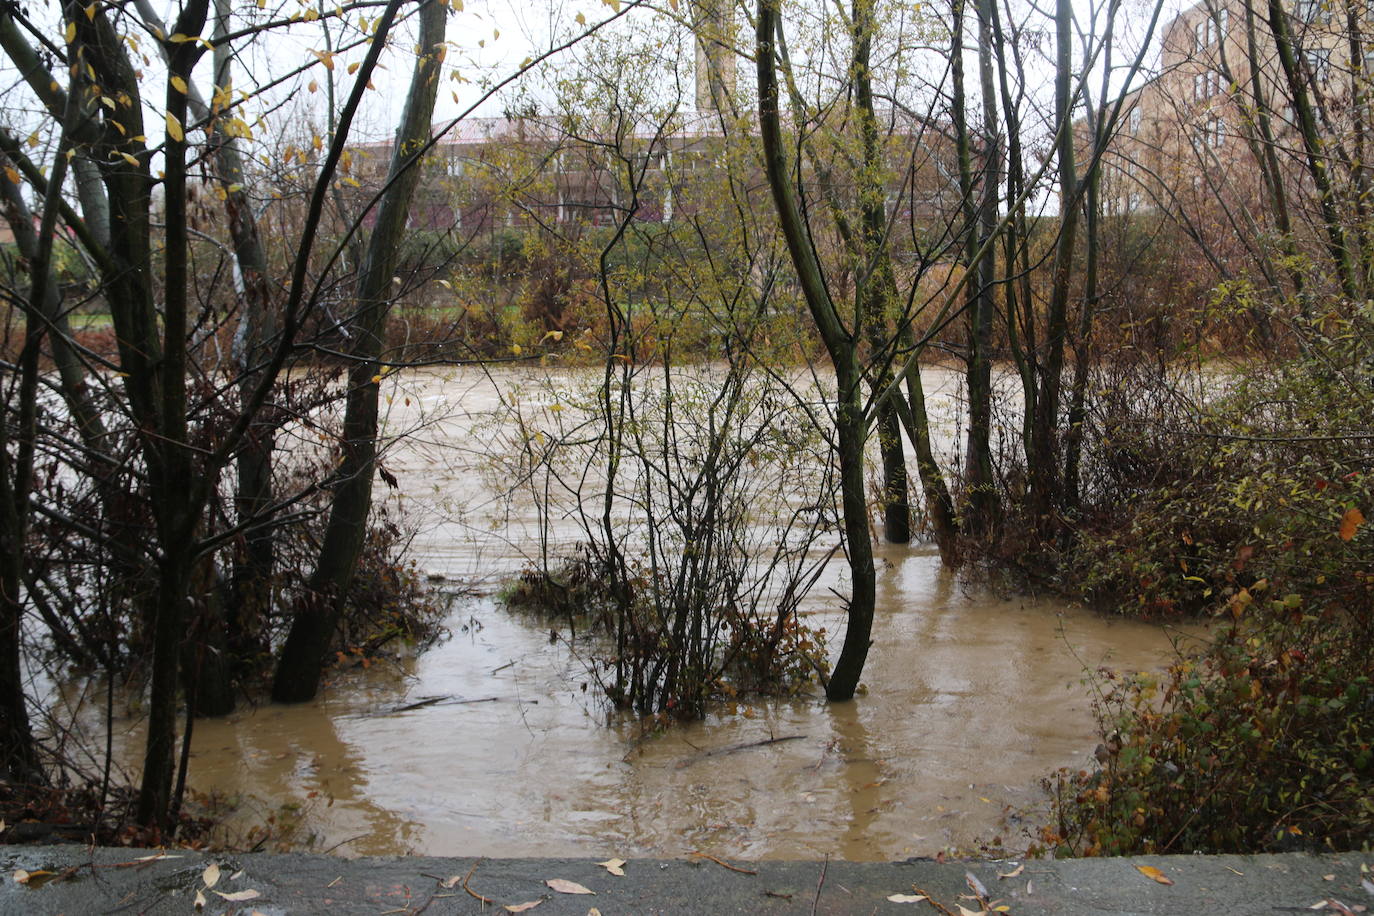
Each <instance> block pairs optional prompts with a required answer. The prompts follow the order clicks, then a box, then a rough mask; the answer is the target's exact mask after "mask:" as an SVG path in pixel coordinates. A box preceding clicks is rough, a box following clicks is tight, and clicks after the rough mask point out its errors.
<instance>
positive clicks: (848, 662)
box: [755, 0, 876, 700]
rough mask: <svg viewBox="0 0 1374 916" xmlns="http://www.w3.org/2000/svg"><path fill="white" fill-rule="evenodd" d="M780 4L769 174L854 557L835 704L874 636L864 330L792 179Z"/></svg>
mask: <svg viewBox="0 0 1374 916" xmlns="http://www.w3.org/2000/svg"><path fill="white" fill-rule="evenodd" d="M777 15H778V0H760V2H759V7H758V19H757V23H756V29H757V31H756V34H755V50H756V53H757V66H758V87H759V133H760V135H761V137H762V140H763V154H764V168H765V170H766V172H767V176H768V185H769V188H770V190H771V191H772V195H773V203H774V206H775V207H776V209H777V211H778V221H779V223H780V224H781V227H782V232H783V236H784V238H785V239H786V241H787V250H788V254H789V255H790V256H791V259H792V264H793V266H794V267H795V268H796V271H797V277H798V280H799V282H800V284H801V288H802V292H803V295H804V296H805V297H806V304H807V308H808V310H809V311H810V312H811V317H812V319H813V320H814V321H815V322H816V327H817V329H818V331H819V332H820V335H821V340H822V341H823V342H824V344H825V348H826V352H827V353H828V354H829V356H830V362H831V365H832V366H833V367H834V369H835V384H836V393H835V398H836V405H835V427H836V435H837V438H838V443H837V447H836V458H837V459H838V461H839V465H840V495H841V503H842V505H843V513H844V532H845V546H846V549H847V555H848V559H849V571H850V579H851V588H852V594H851V595H850V599H849V617H848V625H847V627H846V628H845V637H844V645H843V647H842V648H841V650H840V657H839V660H838V661H837V662H836V663H835V669H834V671H832V672H831V675H830V681H829V683H828V684H827V685H826V696H827V698H829V699H831V700H848V699H850V698H852V697H853V696H854V692H855V690H856V689H857V688H858V686H859V677H860V675H861V674H862V673H863V667H864V662H865V660H866V659H867V657H868V646H869V635H870V633H871V632H872V628H873V610H874V603H875V600H876V576H875V573H874V568H873V542H872V540H871V539H870V538H869V530H868V505H867V500H866V498H865V493H864V480H863V468H864V454H863V453H864V441H865V439H866V432H867V430H866V428H865V422H864V410H863V390H862V385H863V378H862V374H861V373H860V371H859V363H858V344H859V340H860V339H861V334H860V331H861V329H859V328H855V329H853V330H852V331H851V330H847V329H846V328H845V327H844V324H843V322H842V321H841V320H840V315H839V312H838V310H837V309H836V308H835V303H834V301H833V300H832V299H831V298H830V292H829V289H828V288H827V287H826V284H825V278H824V276H823V275H822V273H821V268H820V263H819V262H818V261H817V259H816V253H815V250H814V249H813V248H812V246H811V239H810V236H809V234H808V232H807V229H806V224H805V221H804V220H803V219H802V215H801V209H800V207H799V206H798V203H797V196H796V190H795V189H794V188H793V186H792V179H791V177H790V175H789V173H788V166H787V158H786V154H785V152H784V149H783V141H782V128H781V124H780V116H779V111H778V81H777V72H776V67H775V63H774V34H775V31H776V29H777Z"/></svg>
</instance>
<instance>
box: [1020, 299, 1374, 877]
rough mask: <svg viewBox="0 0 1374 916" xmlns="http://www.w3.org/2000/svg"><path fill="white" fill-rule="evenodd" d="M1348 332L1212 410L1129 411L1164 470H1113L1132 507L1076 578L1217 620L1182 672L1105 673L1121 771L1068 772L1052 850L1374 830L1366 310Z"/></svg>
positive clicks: (1051, 831)
mask: <svg viewBox="0 0 1374 916" xmlns="http://www.w3.org/2000/svg"><path fill="white" fill-rule="evenodd" d="M1326 330H1327V334H1326V335H1324V336H1322V337H1320V338H1318V339H1317V340H1316V342H1315V343H1314V344H1312V345H1310V346H1309V348H1308V353H1307V355H1306V356H1304V357H1303V358H1301V359H1296V360H1293V361H1289V362H1285V363H1284V364H1282V365H1278V366H1263V365H1260V366H1250V367H1247V368H1245V369H1243V370H1241V371H1239V372H1237V373H1235V374H1233V375H1227V376H1223V377H1219V378H1217V379H1215V380H1214V383H1213V384H1212V387H1213V388H1214V389H1216V390H1217V391H1220V392H1221V393H1220V394H1219V395H1218V396H1215V397H1214V398H1213V399H1212V400H1210V401H1209V402H1208V403H1206V404H1205V406H1203V407H1202V408H1201V409H1200V411H1198V412H1197V413H1195V414H1193V416H1192V418H1191V419H1189V418H1188V417H1186V416H1183V415H1182V414H1181V413H1180V415H1178V416H1175V417H1174V418H1173V420H1174V422H1171V423H1169V424H1164V425H1161V423H1160V417H1159V416H1158V415H1157V414H1156V415H1154V416H1152V417H1148V418H1147V417H1143V416H1137V417H1135V418H1134V420H1135V421H1137V422H1135V423H1132V422H1131V420H1132V418H1131V417H1130V416H1128V415H1127V413H1126V412H1123V413H1121V414H1120V415H1117V416H1115V417H1114V418H1113V420H1112V425H1113V427H1114V429H1113V430H1112V431H1109V434H1108V435H1107V436H1106V437H1105V441H1106V442H1107V443H1108V444H1109V445H1108V447H1109V448H1110V447H1111V446H1110V443H1111V441H1112V436H1115V437H1116V446H1115V448H1116V449H1117V452H1118V455H1121V454H1127V455H1129V453H1130V452H1131V451H1132V450H1133V449H1134V448H1136V447H1137V446H1138V445H1140V444H1141V442H1142V441H1144V440H1145V439H1149V442H1150V445H1151V446H1152V447H1155V448H1158V449H1159V451H1158V453H1157V455H1155V456H1154V457H1153V458H1152V460H1151V461H1150V462H1149V463H1148V466H1149V468H1150V469H1151V470H1150V471H1149V474H1150V475H1153V476H1152V478H1151V479H1149V480H1148V481H1146V480H1144V479H1143V478H1137V479H1136V480H1135V481H1134V485H1132V484H1131V483H1130V482H1129V481H1127V480H1126V478H1128V477H1130V474H1131V473H1135V474H1139V473H1141V471H1140V468H1143V467H1145V465H1140V467H1139V468H1136V470H1135V471H1132V472H1130V473H1120V474H1116V475H1112V474H1107V475H1106V477H1104V478H1102V479H1103V480H1107V479H1109V478H1110V479H1114V480H1116V482H1117V483H1118V484H1119V486H1117V488H1116V489H1115V490H1112V494H1113V498H1114V499H1117V500H1119V501H1118V502H1116V503H1115V505H1114V506H1110V507H1109V506H1108V505H1106V504H1105V503H1102V502H1099V503H1097V504H1096V505H1095V508H1094V509H1093V510H1091V511H1089V512H1085V516H1084V525H1085V527H1084V529H1083V531H1082V532H1081V535H1080V540H1079V543H1078V548H1077V549H1076V550H1075V551H1073V555H1072V559H1071V560H1070V561H1068V563H1067V565H1066V567H1065V569H1066V571H1067V574H1066V580H1068V581H1074V582H1076V583H1078V588H1079V589H1080V592H1081V593H1082V594H1084V595H1085V596H1088V597H1092V598H1095V599H1097V600H1099V601H1100V600H1110V601H1111V602H1113V603H1114V604H1115V606H1117V607H1119V608H1122V609H1123V610H1124V611H1127V612H1131V611H1136V612H1145V613H1155V614H1158V613H1176V614H1181V613H1185V612H1202V613H1205V614H1209V615H1211V616H1212V617H1213V618H1214V619H1215V620H1216V626H1215V627H1214V629H1213V630H1212V635H1213V638H1212V639H1211V640H1210V641H1208V642H1207V643H1206V644H1205V645H1204V647H1203V648H1202V649H1200V650H1195V651H1193V652H1192V653H1190V654H1182V655H1181V656H1180V658H1179V660H1178V661H1177V662H1176V663H1175V664H1174V665H1173V666H1172V667H1171V668H1170V669H1169V670H1168V672H1167V673H1166V674H1164V675H1162V676H1150V675H1145V674H1137V675H1131V676H1116V675H1110V674H1105V673H1103V674H1102V675H1101V676H1100V677H1099V678H1098V682H1097V686H1098V689H1099V697H1098V711H1099V718H1100V721H1101V725H1102V730H1103V743H1102V745H1101V746H1100V747H1099V748H1098V753H1097V756H1098V759H1099V760H1100V761H1101V768H1100V769H1098V770H1097V771H1094V772H1087V771H1080V772H1071V771H1064V772H1061V773H1059V774H1058V775H1057V776H1056V777H1055V778H1053V779H1052V780H1051V788H1052V790H1053V792H1054V794H1055V797H1056V818H1055V823H1054V824H1052V825H1051V826H1049V827H1047V828H1045V829H1044V831H1043V836H1042V841H1043V843H1044V845H1045V848H1046V849H1047V851H1050V852H1053V853H1055V854H1058V855H1123V854H1133V853H1187V852H1209V853H1221V852H1265V851H1279V850H1291V849H1312V850H1322V849H1368V848H1370V847H1371V844H1374V683H1372V682H1371V662H1372V661H1374V612H1372V610H1374V562H1371V561H1372V560H1374V550H1371V543H1370V538H1371V532H1369V531H1368V530H1367V528H1368V526H1367V525H1366V524H1365V514H1366V513H1369V512H1370V511H1371V506H1374V499H1372V498H1371V497H1372V496H1374V493H1371V489H1372V488H1374V484H1371V479H1370V475H1371V474H1372V473H1374V455H1371V450H1374V437H1372V436H1371V435H1370V433H1369V424H1368V406H1369V402H1370V393H1371V392H1370V386H1371V383H1372V382H1374V377H1371V374H1370V371H1369V369H1370V367H1369V366H1368V365H1367V363H1366V361H1365V360H1364V359H1363V353H1364V348H1363V347H1362V346H1361V345H1360V341H1362V339H1363V337H1364V332H1365V330H1366V328H1365V327H1364V326H1363V324H1361V323H1358V322H1352V323H1350V324H1348V325H1342V326H1341V327H1339V328H1328V329H1326ZM1147 420H1148V421H1149V423H1148V425H1147V424H1146V421H1147ZM1166 427H1167V428H1168V429H1170V430H1172V432H1171V433H1161V429H1165V428H1166ZM1132 464H1133V462H1131V461H1127V462H1126V465H1132ZM1100 469H1101V462H1100V461H1099V470H1100ZM1146 484H1148V485H1146ZM1110 489H1111V488H1110V487H1107V488H1104V489H1103V490H1102V492H1107V491H1108V490H1110Z"/></svg>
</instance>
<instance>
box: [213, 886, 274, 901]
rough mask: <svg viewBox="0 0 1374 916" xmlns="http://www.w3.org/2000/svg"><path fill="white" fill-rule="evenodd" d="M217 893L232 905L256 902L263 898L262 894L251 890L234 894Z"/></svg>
mask: <svg viewBox="0 0 1374 916" xmlns="http://www.w3.org/2000/svg"><path fill="white" fill-rule="evenodd" d="M215 893H216V894H219V895H220V896H221V897H223V898H224V899H225V900H228V901H230V902H231V903H240V902H242V901H244V900H256V899H258V898H259V897H261V896H262V894H260V893H258V892H257V891H255V890H251V889H250V890H246V891H234V892H233V893H232V894H226V893H225V892H224V891H215Z"/></svg>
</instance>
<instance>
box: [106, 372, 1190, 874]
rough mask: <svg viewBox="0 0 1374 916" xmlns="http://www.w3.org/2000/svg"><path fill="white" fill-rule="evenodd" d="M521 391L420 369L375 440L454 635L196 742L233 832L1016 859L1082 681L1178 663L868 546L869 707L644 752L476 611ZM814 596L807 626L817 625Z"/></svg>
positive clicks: (1137, 626)
mask: <svg viewBox="0 0 1374 916" xmlns="http://www.w3.org/2000/svg"><path fill="white" fill-rule="evenodd" d="M522 378H524V377H523V376H520V375H517V374H515V373H508V374H506V375H501V376H497V377H490V376H486V375H484V374H480V373H477V372H456V373H428V374H412V375H408V376H406V377H405V378H404V379H403V380H402V381H401V383H400V385H399V386H398V387H397V389H396V390H395V391H394V392H393V393H392V397H391V403H390V407H391V410H392V414H391V416H390V418H389V422H390V428H391V429H392V430H395V431H400V430H407V431H409V432H411V433H412V436H411V438H410V439H409V440H408V441H407V442H406V443H405V444H404V445H403V446H401V447H400V448H398V449H396V450H394V451H393V452H392V453H391V454H390V455H389V457H388V458H387V466H388V468H389V469H390V470H391V471H392V472H393V473H395V474H396V475H397V476H398V477H399V479H400V482H401V488H400V493H401V494H402V495H401V497H400V499H401V500H402V501H403V502H404V503H406V504H407V505H408V507H409V508H410V510H411V515H412V517H413V518H415V519H416V520H417V521H418V523H419V525H420V531H419V534H418V535H417V538H416V541H415V543H414V551H415V554H416V556H417V559H418V561H419V563H420V565H421V567H422V568H423V569H425V570H426V571H427V572H429V573H431V574H433V575H434V576H435V577H443V580H444V586H443V587H449V586H451V585H453V584H454V583H458V582H463V583H472V582H474V581H475V582H478V583H479V584H480V585H481V586H482V587H479V588H478V590H477V593H475V594H474V593H470V592H467V589H466V586H465V588H464V589H458V588H455V589H454V590H455V593H456V596H455V597H454V598H453V603H452V612H451V614H450V616H449V619H448V627H449V629H450V631H451V632H452V636H451V638H449V639H448V640H446V641H444V642H443V643H441V644H440V645H438V646H437V647H435V648H433V649H431V650H430V651H429V652H427V653H425V654H423V655H421V656H420V657H419V658H417V659H410V660H406V661H403V662H399V663H397V664H395V665H377V666H374V667H372V668H370V669H367V670H354V671H350V672H345V673H342V674H339V675H337V676H335V677H334V678H333V680H332V681H331V682H330V683H329V685H328V686H327V688H326V689H325V691H324V692H323V695H322V697H321V698H320V699H319V700H318V701H316V702H314V703H309V704H304V705H300V706H293V707H278V706H263V707H261V708H258V709H255V710H249V711H245V712H242V713H239V714H236V715H233V716H231V717H229V718H227V719H224V720H218V721H202V722H200V723H198V724H197V726H196V730H195V733H194V742H193V760H192V765H191V779H190V782H191V785H192V786H193V787H194V788H195V789H197V790H199V791H202V792H212V791H213V792H216V793H219V794H222V795H225V796H230V797H237V798H240V799H243V800H244V802H245V803H244V805H243V807H242V809H241V812H240V814H239V815H238V818H239V822H240V824H247V823H250V822H252V821H254V820H262V819H263V818H264V817H265V816H266V815H268V814H275V815H276V816H277V817H278V818H279V819H282V820H285V821H290V822H294V823H296V824H298V825H299V833H298V834H297V836H298V838H303V837H305V836H313V837H314V838H315V845H316V847H317V848H321V849H333V850H334V851H336V852H339V853H341V854H345V855H364V854H395V853H402V852H414V853H423V854H433V855H470V854H483V855H491V856H560V855H583V854H597V855H601V854H603V853H604V854H605V855H618V856H622V857H626V858H629V857H631V856H646V855H657V856H677V855H685V854H689V853H692V852H698V851H699V852H703V853H709V854H711V855H715V856H719V857H722V858H725V857H738V858H741V859H751V858H811V857H821V856H823V855H827V854H828V855H830V856H832V857H837V858H844V859H851V860H882V859H895V858H904V857H908V856H913V855H933V854H935V853H937V852H938V851H940V850H942V849H949V848H954V849H974V848H976V847H977V845H978V844H980V843H994V842H996V843H999V844H1000V845H1004V846H1005V847H1007V848H1010V849H1018V848H1024V847H1025V846H1026V845H1027V843H1028V842H1029V839H1028V831H1030V830H1033V828H1034V827H1035V826H1036V824H1037V819H1038V818H1039V817H1042V816H1043V807H1044V802H1045V793H1044V791H1043V790H1042V788H1041V787H1040V780H1041V779H1042V778H1043V777H1045V776H1046V775H1047V774H1049V773H1051V772H1052V771H1053V770H1054V769H1056V768H1058V767H1061V766H1070V767H1080V766H1086V765H1088V763H1089V762H1090V756H1091V753H1092V751H1093V749H1094V747H1095V746H1096V744H1097V741H1098V738H1097V736H1096V734H1095V730H1094V720H1093V718H1092V715H1091V704H1092V689H1091V686H1090V685H1085V683H1084V679H1085V677H1086V676H1087V675H1088V674H1089V673H1091V672H1093V671H1094V670H1095V669H1096V668H1097V667H1098V666H1100V665H1110V666H1113V667H1117V668H1125V669H1133V670H1135V669H1157V668H1159V667H1161V666H1162V665H1163V664H1164V663H1165V662H1166V661H1167V659H1168V657H1169V655H1170V650H1171V640H1173V639H1174V638H1175V637H1176V636H1177V634H1173V633H1170V632H1169V631H1167V630H1164V629H1161V628H1159V627H1155V626H1151V625H1146V624H1142V623H1138V622H1134V621H1129V620H1122V619H1114V618H1109V617H1105V616H1102V615H1099V614H1095V613H1091V612H1088V611H1085V610H1082V609H1078V608H1073V607H1068V606H1064V605H1062V604H1058V603H1055V602H1051V601H1044V600H1037V599H1030V598H1025V597H1020V596H1015V595H1004V594H997V593H995V592H992V591H990V590H988V589H987V588H985V587H980V586H976V585H969V584H966V583H962V582H960V581H959V580H958V579H956V578H955V577H954V576H952V575H951V574H950V573H949V572H948V571H946V570H944V569H942V567H941V565H940V562H939V559H938V557H937V556H936V555H935V553H934V551H933V550H932V549H931V548H929V547H925V546H919V545H916V546H910V547H906V546H901V547H898V546H884V547H882V548H880V550H879V574H878V612H877V619H876V621H875V625H874V631H873V647H872V650H871V652H870V656H869V662H868V667H867V669H866V671H865V674H864V684H865V685H866V686H867V688H868V689H867V693H866V694H864V695H862V696H860V697H859V698H857V699H856V700H854V701H853V702H848V703H837V704H828V703H825V702H824V701H823V700H822V699H821V697H820V696H819V694H817V695H813V696H802V697H796V698H789V699H764V700H757V701H753V702H750V703H740V704H737V705H735V706H733V707H722V708H719V709H717V710H716V711H714V712H713V713H712V714H711V715H709V716H708V717H707V718H706V719H705V720H703V721H701V722H697V723H694V724H691V725H685V726H681V727H674V728H671V729H668V730H666V731H662V732H658V733H650V734H644V733H643V732H642V730H641V729H640V727H639V726H637V724H636V723H634V722H633V721H630V720H628V719H623V718H616V717H614V716H608V715H607V712H606V710H605V708H604V706H603V704H602V703H600V702H599V701H598V699H597V697H596V695H595V689H594V686H593V685H590V684H588V677H587V674H586V669H585V666H584V662H583V657H584V655H585V654H586V651H585V647H584V646H583V645H582V644H580V643H573V644H569V642H568V641H567V640H566V638H562V637H560V638H555V639H551V638H550V632H549V629H548V627H547V626H545V625H542V624H540V623H539V622H537V621H536V620H533V619H530V618H529V617H526V616H520V615H515V614H511V613H509V612H507V611H506V610H505V609H504V607H503V606H501V605H500V604H499V603H498V602H497V601H496V600H495V599H494V598H493V597H491V594H490V589H491V587H492V586H493V585H494V583H496V582H498V581H500V580H501V578H503V577H504V576H508V575H509V574H510V573H512V572H513V571H515V570H517V569H518V568H519V567H520V566H521V565H522V564H523V563H524V562H526V561H527V560H528V554H530V553H531V552H532V551H533V550H535V548H534V547H533V546H532V545H534V544H535V543H536V542H537V540H538V538H537V536H536V535H537V533H538V531H537V528H538V524H537V516H536V514H535V513H534V512H533V510H532V509H531V508H530V507H528V506H525V507H521V506H519V505H516V506H514V507H512V505H511V504H510V503H508V502H505V501H502V500H498V499H496V498H495V497H494V496H492V494H491V482H490V480H489V478H488V477H486V476H485V475H484V474H483V473H482V472H481V467H482V463H483V458H482V453H483V448H484V447H485V445H486V444H487V443H489V442H490V441H492V433H491V427H490V426H489V425H488V424H489V419H488V418H489V415H490V411H491V410H492V408H493V407H494V406H495V404H496V401H497V397H498V393H499V392H502V391H509V390H513V389H515V388H516V387H518V386H519V385H520V384H521V380H522ZM926 385H927V390H928V391H932V392H934V395H933V398H932V402H933V406H932V413H933V414H935V415H937V416H944V417H945V418H946V419H945V420H944V422H945V424H946V428H945V429H944V430H943V432H944V435H945V436H946V438H952V437H953V436H954V434H955V432H956V430H955V429H954V427H953V423H954V420H953V417H954V416H956V412H955V411H954V409H953V406H954V403H955V398H956V397H957V379H956V378H955V377H954V376H953V375H952V374H947V373H941V372H938V371H931V372H928V373H927V378H926ZM942 412H943V413H942ZM836 565H837V566H838V565H840V564H839V563H836ZM832 586H833V587H835V588H840V589H842V588H843V583H842V582H841V581H839V580H838V579H833V580H827V581H824V582H823V583H822V585H821V587H820V588H818V589H817V591H816V593H815V594H813V596H812V598H811V599H810V600H809V602H808V604H807V605H806V607H805V613H806V615H807V616H808V618H809V620H810V621H811V622H812V623H816V622H829V624H830V626H831V628H832V629H834V628H835V624H836V623H838V620H839V618H838V616H837V614H838V608H839V602H838V600H837V599H836V598H835V597H834V594H833V593H832V592H830V591H829V588H830V587H832ZM831 650H832V653H833V652H834V651H837V650H838V642H836V644H834V645H832V647H831ZM584 685H587V688H586V689H585V690H584ZM436 697H437V698H441V699H440V700H439V701H438V702H434V703H433V704H431V705H427V706H421V707H419V708H413V709H408V710H403V709H402V707H405V706H407V705H408V704H414V703H417V702H423V701H425V700H426V699H431V698H436ZM123 738H124V741H121V743H125V741H127V744H128V746H129V747H130V750H132V748H133V747H137V744H138V742H137V741H136V740H135V736H134V733H133V732H132V731H130V732H127V733H126V734H125V735H124V736H123ZM129 759H133V757H132V755H131V756H130V758H129ZM231 826H232V822H231Z"/></svg>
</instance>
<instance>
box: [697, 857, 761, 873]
mask: <svg viewBox="0 0 1374 916" xmlns="http://www.w3.org/2000/svg"><path fill="white" fill-rule="evenodd" d="M692 855H694V856H696V857H697V858H698V859H710V860H711V861H712V862H714V863H716V864H717V865H719V866H720V867H721V868H728V869H730V870H731V871H737V872H739V873H740V874H741V875H757V874H758V872H756V871H750V870H749V869H747V868H739V867H737V866H734V865H731V864H730V863H729V862H726V861H725V860H724V859H717V858H716V857H715V856H713V855H711V854H710V853H709V852H694V853H692Z"/></svg>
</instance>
